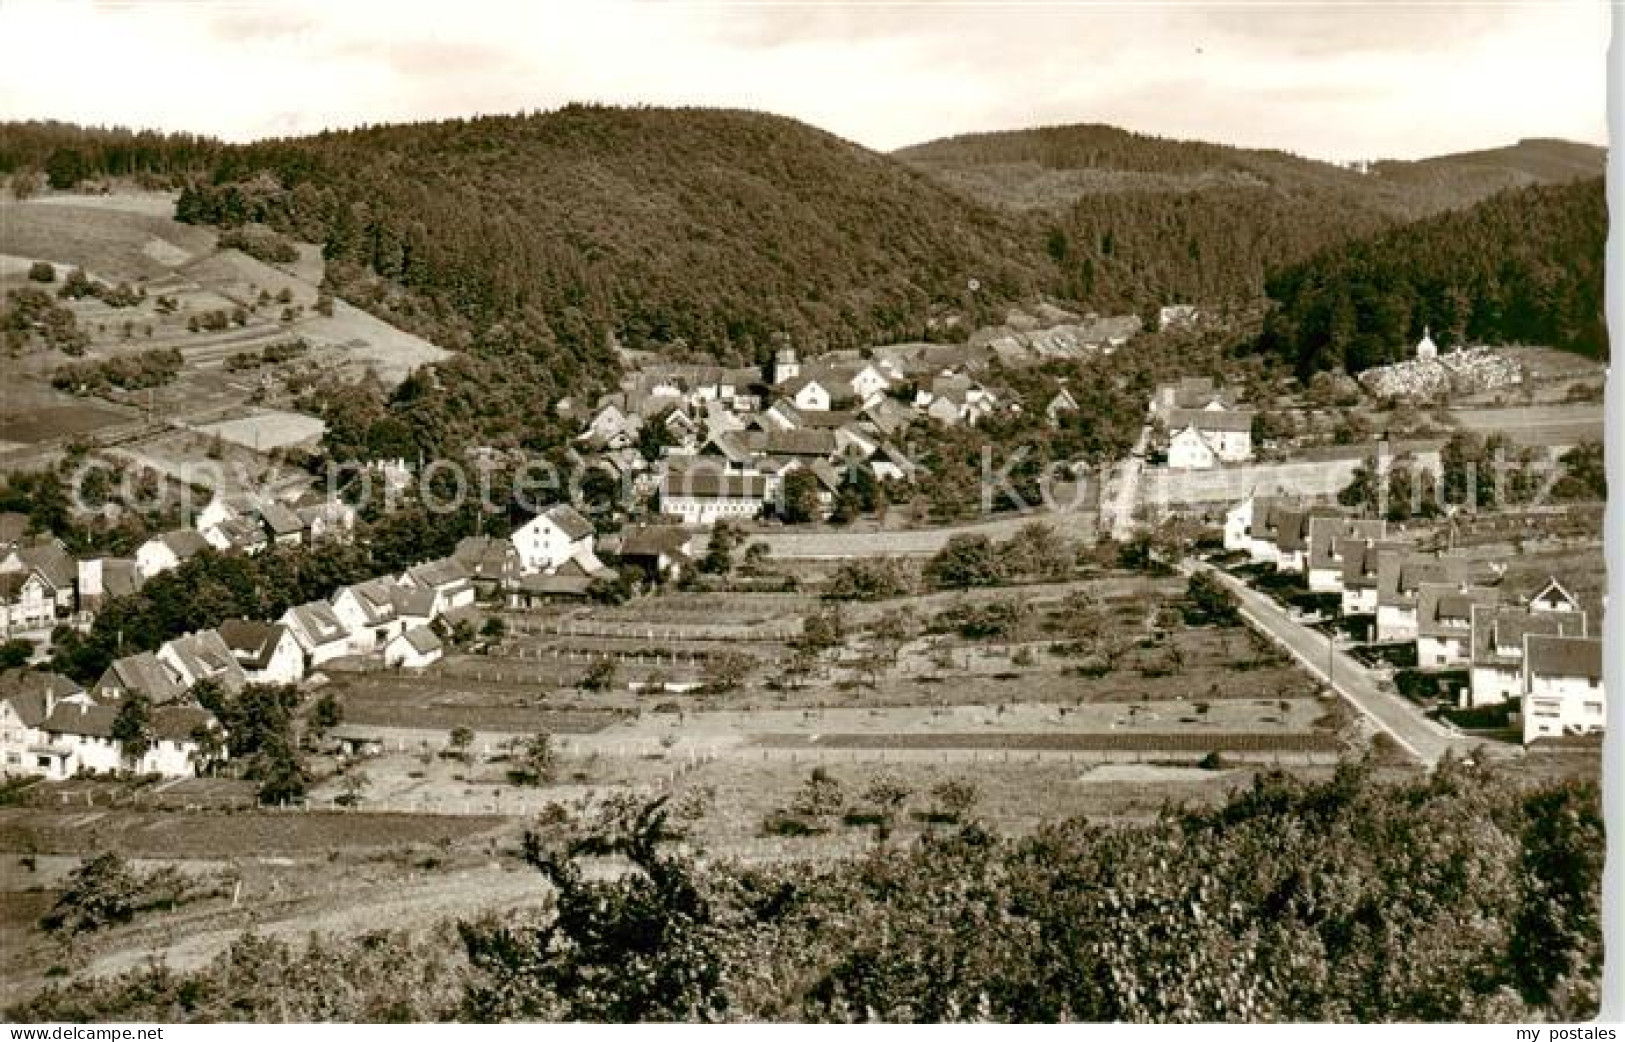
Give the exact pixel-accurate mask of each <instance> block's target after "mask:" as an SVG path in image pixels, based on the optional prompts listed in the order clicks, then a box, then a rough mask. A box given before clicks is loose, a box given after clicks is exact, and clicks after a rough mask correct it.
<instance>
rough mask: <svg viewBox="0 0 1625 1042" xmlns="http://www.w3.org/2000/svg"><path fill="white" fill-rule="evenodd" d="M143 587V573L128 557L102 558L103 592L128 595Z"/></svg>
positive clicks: (109, 594)
mask: <svg viewBox="0 0 1625 1042" xmlns="http://www.w3.org/2000/svg"><path fill="white" fill-rule="evenodd" d="M140 588H141V573H140V572H138V571H136V568H135V562H134V561H132V560H130V559H129V558H128V557H104V558H103V559H102V593H103V594H104V595H105V596H108V597H128V596H129V595H130V594H132V593H134V592H135V591H136V590H139V589H140Z"/></svg>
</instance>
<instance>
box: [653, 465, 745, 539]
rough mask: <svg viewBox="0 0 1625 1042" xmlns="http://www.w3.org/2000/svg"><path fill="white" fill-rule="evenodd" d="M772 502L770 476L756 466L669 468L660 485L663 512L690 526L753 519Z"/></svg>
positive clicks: (661, 510)
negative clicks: (769, 485) (768, 477)
mask: <svg viewBox="0 0 1625 1042" xmlns="http://www.w3.org/2000/svg"><path fill="white" fill-rule="evenodd" d="M769 501H770V498H769V489H768V479H767V476H766V475H765V474H762V473H760V472H759V471H757V470H756V469H755V468H754V467H753V466H752V467H748V468H738V469H733V468H729V469H724V468H722V467H720V466H719V467H705V466H695V467H692V468H683V467H668V468H667V470H666V473H665V474H664V475H663V476H662V478H661V483H660V512H661V513H662V514H667V515H669V516H671V517H676V518H681V519H682V521H683V522H684V523H685V524H690V525H712V524H716V523H717V522H718V521H722V520H745V519H748V518H753V517H756V516H758V515H759V514H761V513H762V511H763V509H764V508H766V506H767V504H768V503H769Z"/></svg>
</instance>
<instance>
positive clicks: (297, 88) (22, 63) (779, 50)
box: [0, 0, 1609, 158]
mask: <svg viewBox="0 0 1625 1042" xmlns="http://www.w3.org/2000/svg"><path fill="white" fill-rule="evenodd" d="M1608 20H1609V10H1608V6H1607V5H1605V4H1599V3H1591V2H1583V0H1582V2H1558V3H1552V4H1546V5H1512V4H1482V5H1467V4H1456V3H1451V4H1443V3H1426V4H1410V5H1395V4H1393V3H1383V2H1376V0H1370V2H1358V3H1357V2H1352V0H1350V2H1335V3H1333V2H1327V3H1322V4H1318V5H1316V6H1304V5H1302V4H1285V3H1266V2H1253V3H1251V4H1234V5H1223V6H1220V5H1215V4H1211V3H1196V2H1190V3H1158V4H1126V3H1106V2H1088V0H1085V2H1082V3H1071V4H1061V3H1045V2H1030V3H993V4H986V3H983V4H971V3H949V4H933V5H925V4H918V3H906V2H881V0H874V2H847V3H811V2H809V3H772V2H751V3H741V2H733V3H726V2H710V3H707V2H692V3H689V2H682V3H650V2H599V3H573V2H567V0H543V2H540V3H523V2H519V0H491V2H486V0H463V2H461V3H457V4H447V3H444V2H432V3H431V2H428V0H405V2H401V3H395V4H388V5H385V4H382V3H374V2H347V3H339V4H334V3H317V2H315V0H285V2H280V3H276V4H271V3H259V2H240V3H223V4H210V5H201V4H194V3H173V4H133V3H130V4H106V5H98V4H93V3H88V2H73V0H62V2H31V0H6V2H5V3H3V4H0V36H3V37H4V38H5V39H6V40H7V43H8V46H7V61H6V62H5V63H3V64H0V117H3V118H58V119H68V120H75V121H79V122H86V123H119V124H124V125H138V126H156V127H163V128H167V129H185V130H194V131H200V132H205V133H212V134H216V135H219V136H222V137H225V138H227V139H230V140H244V139H249V138H254V137H259V136H264V135H272V134H276V135H280V134H292V133H305V132H312V131H316V130H320V129H323V128H325V127H332V126H341V125H349V124H355V123H363V122H369V123H377V122H385V121H396V120H421V119H434V118H443V117H448V116H459V115H469V114H473V113H480V112H499V111H514V110H521V109H523V110H530V109H537V108H551V107H556V106H558V105H562V104H565V103H567V102H569V101H574V100H591V101H603V102H613V103H627V104H633V103H646V104H704V105H723V106H730V107H741V108H755V109H763V110H767V111H773V112H778V113H781V114H783V115H788V116H793V117H795V118H798V119H801V120H804V121H806V122H809V123H812V124H815V125H817V126H820V127H822V128H824V129H827V130H830V131H832V132H834V133H837V134H840V135H842V136H844V137H848V138H851V139H853V140H856V141H859V142H861V143H863V144H866V145H869V146H871V147H874V148H881V149H890V148H896V147H900V146H902V145H905V144H910V143H914V142H918V141H922V140H926V139H930V138H934V137H939V136H943V135H948V134H955V133H963V132H968V131H977V130H992V129H1004V128H1010V127H1019V126H1030V125H1033V124H1040V123H1071V122H1106V123H1115V124H1118V125H1122V126H1126V127H1129V128H1130V129H1135V130H1141V131H1145V132H1149V133H1157V134H1163V135H1168V136H1177V137H1193V138H1203V139H1207V140H1216V141H1225V142H1235V143H1240V144H1246V145H1252V146H1265V147H1279V148H1285V149H1289V150H1292V151H1296V152H1300V153H1303V154H1308V155H1316V156H1324V157H1328V158H1364V157H1371V156H1384V155H1392V156H1415V155H1424V154H1433V153H1438V152H1441V151H1450V150H1456V149H1462V148H1472V147H1483V146H1487V145H1493V144H1501V143H1505V142H1508V141H1511V140H1513V139H1515V138H1517V137H1520V136H1534V135H1549V136H1566V137H1574V138H1580V139H1584V140H1590V141H1601V140H1603V137H1604V129H1603V127H1604V101H1605V87H1604V71H1605V70H1604V48H1605V46H1606V41H1607V33H1608Z"/></svg>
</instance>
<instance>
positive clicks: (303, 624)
mask: <svg viewBox="0 0 1625 1042" xmlns="http://www.w3.org/2000/svg"><path fill="white" fill-rule="evenodd" d="M277 621H278V622H279V623H280V624H281V625H282V626H283V627H285V628H286V629H287V631H288V634H289V635H290V636H292V637H293V639H294V642H295V643H296V644H298V645H299V648H300V650H301V651H303V652H304V654H305V658H306V660H307V662H308V663H309V666H310V668H311V669H319V668H321V666H322V665H323V664H324V663H327V662H331V661H332V660H333V659H336V658H338V657H340V656H342V655H348V654H349V653H350V630H349V627H347V626H346V625H345V624H344V621H343V620H342V619H340V618H339V617H338V615H337V614H336V613H335V612H334V611H333V606H332V605H331V604H329V603H327V602H326V601H311V602H310V603H309V604H300V605H296V606H294V607H292V608H289V609H288V610H287V611H285V612H283V613H282V618H280V619H278V620H277Z"/></svg>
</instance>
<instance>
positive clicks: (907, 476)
mask: <svg viewBox="0 0 1625 1042" xmlns="http://www.w3.org/2000/svg"><path fill="white" fill-rule="evenodd" d="M864 462H865V463H866V464H867V465H868V467H869V470H870V472H871V473H873V474H874V476H875V477H876V478H877V479H879V480H881V481H912V480H913V479H914V477H915V475H917V474H919V473H920V466H919V464H917V463H915V462H914V461H913V460H911V459H909V458H908V456H907V455H906V454H905V453H904V452H903V450H902V449H899V448H898V447H897V446H896V445H893V444H892V443H891V442H889V441H883V442H881V443H880V444H879V445H878V446H877V447H876V448H875V451H874V453H873V455H871V456H870V457H869V458H868V459H867V460H865V461H864Z"/></svg>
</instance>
